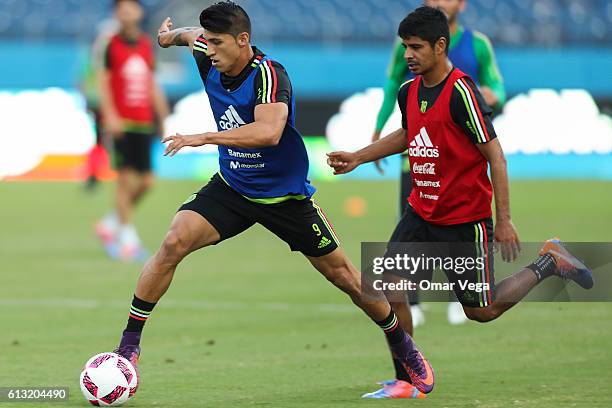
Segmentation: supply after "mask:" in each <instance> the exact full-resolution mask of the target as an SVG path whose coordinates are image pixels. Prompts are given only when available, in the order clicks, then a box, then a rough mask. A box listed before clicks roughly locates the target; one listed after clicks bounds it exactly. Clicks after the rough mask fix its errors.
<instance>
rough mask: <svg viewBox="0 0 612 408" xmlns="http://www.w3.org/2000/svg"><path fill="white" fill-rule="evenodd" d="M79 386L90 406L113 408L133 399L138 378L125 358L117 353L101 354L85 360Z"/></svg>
mask: <svg viewBox="0 0 612 408" xmlns="http://www.w3.org/2000/svg"><path fill="white" fill-rule="evenodd" d="M79 384H80V385H81V391H82V392H83V395H84V396H85V398H86V399H87V400H88V401H89V402H90V403H91V404H92V405H95V406H97V407H99V406H104V407H106V406H111V407H116V406H119V405H122V404H124V403H125V402H126V401H127V400H129V399H130V398H132V397H133V396H134V394H135V393H136V389H137V388H138V377H137V374H136V369H135V368H134V366H133V365H132V363H130V362H129V361H128V360H127V359H126V358H124V357H121V356H120V355H119V354H116V353H100V354H96V355H95V356H93V357H92V358H90V359H89V360H87V363H85V368H84V369H83V372H82V373H81V378H80V381H79Z"/></svg>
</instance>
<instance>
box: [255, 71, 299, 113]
mask: <svg viewBox="0 0 612 408" xmlns="http://www.w3.org/2000/svg"><path fill="white" fill-rule="evenodd" d="M256 69H257V70H258V72H257V74H256V76H255V80H254V81H253V82H254V87H255V95H256V100H255V105H261V104H262V103H276V102H282V103H286V104H287V105H289V106H291V81H290V80H289V75H288V74H287V71H286V70H285V68H284V67H283V66H282V65H281V64H279V63H278V62H276V61H271V60H265V61H263V62H261V63H260V64H259V65H258V66H257V68H256Z"/></svg>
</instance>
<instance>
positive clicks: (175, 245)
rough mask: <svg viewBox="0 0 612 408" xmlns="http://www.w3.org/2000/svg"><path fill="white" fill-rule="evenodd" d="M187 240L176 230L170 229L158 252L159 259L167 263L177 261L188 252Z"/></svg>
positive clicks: (175, 262)
mask: <svg viewBox="0 0 612 408" xmlns="http://www.w3.org/2000/svg"><path fill="white" fill-rule="evenodd" d="M188 251H189V244H188V242H187V240H186V239H185V238H184V237H183V236H182V235H181V234H180V233H179V232H177V231H176V230H170V231H168V233H167V234H166V237H165V238H164V242H163V243H162V245H161V248H160V250H159V252H158V256H159V258H161V259H160V261H162V262H164V263H169V264H177V263H179V262H180V261H181V260H182V259H183V258H184V257H185V256H187V254H188V253H189V252H188Z"/></svg>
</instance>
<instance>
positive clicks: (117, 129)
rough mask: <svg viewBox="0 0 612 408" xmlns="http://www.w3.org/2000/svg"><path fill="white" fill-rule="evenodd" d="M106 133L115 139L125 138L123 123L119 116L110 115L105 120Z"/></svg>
mask: <svg viewBox="0 0 612 408" xmlns="http://www.w3.org/2000/svg"><path fill="white" fill-rule="evenodd" d="M104 131H106V133H108V134H109V135H111V136H112V137H113V138H114V139H120V138H121V136H123V121H122V120H121V118H120V117H119V116H117V115H108V116H107V117H105V118H104Z"/></svg>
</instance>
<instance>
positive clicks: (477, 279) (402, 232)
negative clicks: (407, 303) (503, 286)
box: [386, 205, 495, 307]
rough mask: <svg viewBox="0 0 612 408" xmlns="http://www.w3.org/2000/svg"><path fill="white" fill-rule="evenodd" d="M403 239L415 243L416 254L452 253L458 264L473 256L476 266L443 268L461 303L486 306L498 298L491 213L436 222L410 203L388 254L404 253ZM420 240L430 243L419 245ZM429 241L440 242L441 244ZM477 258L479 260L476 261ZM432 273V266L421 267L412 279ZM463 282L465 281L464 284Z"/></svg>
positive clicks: (451, 255)
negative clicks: (456, 221) (464, 220)
mask: <svg viewBox="0 0 612 408" xmlns="http://www.w3.org/2000/svg"><path fill="white" fill-rule="evenodd" d="M403 243H413V244H414V245H413V249H410V251H411V252H414V254H413V255H415V256H418V255H420V254H423V253H425V255H427V256H439V257H442V258H447V257H450V258H452V259H453V260H454V261H456V262H455V263H454V264H455V265H461V264H462V263H464V264H465V259H468V258H471V259H473V260H474V262H473V264H472V265H473V267H466V266H467V264H465V265H464V266H462V267H460V269H459V268H458V269H457V270H449V269H445V268H442V269H443V270H444V272H445V273H446V276H447V278H448V281H449V282H450V283H452V284H453V289H454V292H455V294H456V295H457V299H458V300H459V301H460V302H461V304H463V305H466V306H471V307H485V306H488V305H489V304H490V303H491V302H493V300H494V299H495V277H494V273H493V271H494V262H493V220H492V219H491V218H490V217H489V218H485V219H483V220H478V221H474V222H468V223H465V224H457V225H450V226H442V225H434V224H431V223H429V222H427V221H425V220H424V219H422V218H421V217H420V216H419V215H418V214H417V213H416V212H415V211H414V209H413V208H412V207H411V206H410V205H407V206H406V210H405V211H404V214H403V216H402V218H401V220H400V222H399V223H398V224H397V227H395V231H393V234H392V235H391V239H390V240H389V244H388V246H387V254H386V256H387V257H389V256H395V254H397V253H405V252H406V245H404V244H403ZM419 243H427V244H425V245H424V244H421V245H419ZM430 243H439V245H432V244H430ZM400 247H401V248H400ZM408 247H409V248H410V247H411V246H410V245H409V246H408ZM459 258H463V259H459ZM478 259H480V261H477V260H478ZM458 271H460V272H458ZM432 275H433V270H431V269H422V270H419V271H417V272H416V273H415V274H414V275H413V276H412V277H411V278H410V279H411V280H414V281H416V282H419V281H422V280H431V279H432ZM460 282H461V284H462V285H464V287H463V288H462V286H461V285H460ZM466 282H467V283H471V284H474V285H472V286H471V289H470V287H469V286H467V287H466V286H465V284H466Z"/></svg>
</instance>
